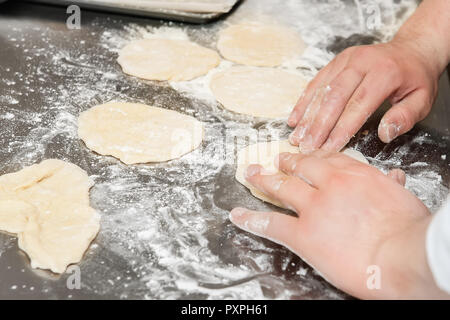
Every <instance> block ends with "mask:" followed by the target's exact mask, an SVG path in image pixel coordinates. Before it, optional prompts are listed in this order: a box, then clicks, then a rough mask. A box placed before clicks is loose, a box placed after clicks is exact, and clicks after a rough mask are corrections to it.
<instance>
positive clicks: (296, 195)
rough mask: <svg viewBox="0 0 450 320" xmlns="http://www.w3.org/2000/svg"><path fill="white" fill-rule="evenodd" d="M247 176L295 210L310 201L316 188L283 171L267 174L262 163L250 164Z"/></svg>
mask: <svg viewBox="0 0 450 320" xmlns="http://www.w3.org/2000/svg"><path fill="white" fill-rule="evenodd" d="M245 178H246V180H247V181H248V182H250V183H251V184H252V185H253V186H255V187H256V188H257V189H258V190H260V191H261V192H262V193H264V194H265V195H267V196H268V197H270V198H272V199H275V200H277V201H279V202H280V203H281V204H283V206H285V207H286V208H289V209H291V208H292V209H293V210H294V211H295V212H298V211H299V210H300V211H301V209H302V208H303V207H304V206H305V205H306V204H308V203H309V202H310V199H311V197H312V195H313V192H314V190H315V189H314V188H313V187H311V186H310V185H309V184H308V183H306V182H305V181H303V180H301V179H299V178H296V177H290V176H287V175H285V174H283V173H276V174H269V175H266V174H264V171H263V167H261V166H260V165H251V166H249V167H248V168H247V172H246V177H245Z"/></svg>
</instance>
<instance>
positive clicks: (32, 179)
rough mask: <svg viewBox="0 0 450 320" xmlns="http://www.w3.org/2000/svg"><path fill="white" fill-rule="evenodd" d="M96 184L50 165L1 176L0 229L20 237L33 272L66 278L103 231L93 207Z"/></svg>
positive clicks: (70, 167) (72, 168) (65, 166)
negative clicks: (91, 194) (43, 271)
mask: <svg viewBox="0 0 450 320" xmlns="http://www.w3.org/2000/svg"><path fill="white" fill-rule="evenodd" d="M92 185H93V182H92V181H91V179H90V178H89V177H88V175H87V174H86V172H85V171H84V170H82V169H81V168H79V167H78V166H76V165H74V164H71V163H67V162H64V161H61V160H54V159H51V160H45V161H43V162H41V163H40V164H37V165H33V166H30V167H27V168H24V169H23V170H21V171H19V172H16V173H11V174H5V175H3V176H1V177H0V230H1V231H6V232H9V233H15V234H17V236H18V238H19V248H20V249H22V250H23V251H25V252H26V253H27V255H28V256H29V257H30V260H31V266H32V267H33V268H41V269H50V270H51V271H53V272H55V273H63V272H64V271H65V270H66V268H67V266H68V265H70V264H72V263H77V262H79V261H80V260H81V259H82V257H83V254H84V252H85V251H86V249H87V248H88V246H89V244H90V243H91V241H92V240H93V239H94V238H95V236H96V235H97V233H98V231H99V228H100V216H99V214H98V213H97V212H96V211H95V210H94V209H93V208H91V207H90V206H89V189H90V188H91V186H92Z"/></svg>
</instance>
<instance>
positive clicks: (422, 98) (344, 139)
mask: <svg viewBox="0 0 450 320" xmlns="http://www.w3.org/2000/svg"><path fill="white" fill-rule="evenodd" d="M431 60H432V59H431V58H427V57H426V56H425V55H424V54H422V53H421V52H420V49H419V48H418V47H417V46H416V45H413V44H410V43H409V42H408V41H403V40H401V39H395V40H393V41H392V42H390V43H386V44H377V45H371V46H359V47H351V48H349V49H347V50H345V51H344V52H342V53H341V54H339V55H338V56H337V57H336V58H335V59H334V60H333V61H332V62H331V63H330V64H328V65H327V66H326V67H325V68H323V69H322V70H321V71H320V72H319V73H318V74H317V76H316V77H315V79H314V80H313V81H312V82H310V84H309V85H308V87H307V89H306V91H305V92H304V95H303V96H302V98H300V100H299V102H298V103H297V105H296V106H295V108H294V110H293V112H292V114H291V116H290V117H289V119H288V124H289V126H291V127H296V129H295V130H294V132H293V133H292V134H291V137H290V142H291V143H292V144H294V145H299V146H300V149H301V150H302V152H303V153H309V152H311V151H313V150H316V149H318V148H323V149H324V150H327V151H340V150H341V149H342V148H343V147H344V146H345V145H346V144H347V143H348V142H349V140H350V139H351V137H352V136H353V135H354V134H355V133H356V132H357V131H358V130H359V129H360V128H361V127H362V126H363V124H364V123H365V122H366V121H367V119H368V118H369V117H370V116H371V115H372V114H373V113H374V112H375V110H376V109H377V108H378V107H379V106H380V105H381V104H382V103H383V102H384V100H386V99H388V100H389V101H390V102H391V104H392V105H393V106H392V108H391V109H390V110H389V111H388V112H387V113H386V114H385V115H384V117H383V119H382V120H381V122H380V125H379V128H378V135H379V137H380V139H381V140H382V141H383V142H385V143H389V142H390V141H392V140H393V139H395V138H396V137H398V136H399V135H401V134H403V133H405V132H407V131H409V130H410V129H411V128H412V127H413V126H414V125H415V124H416V123H417V122H419V121H420V120H422V119H424V118H425V116H426V115H428V113H429V111H430V109H431V106H432V104H433V101H434V99H435V97H436V93H437V88H438V79H439V74H440V72H442V71H441V70H439V68H438V67H436V66H435V65H432V64H431V62H430V61H431Z"/></svg>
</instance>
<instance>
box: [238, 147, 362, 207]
mask: <svg viewBox="0 0 450 320" xmlns="http://www.w3.org/2000/svg"><path fill="white" fill-rule="evenodd" d="M283 152H290V153H300V151H299V149H298V147H294V146H293V145H291V144H290V143H289V141H288V140H281V141H271V142H261V143H257V144H253V145H250V146H248V147H245V148H243V149H242V150H240V151H239V153H238V156H237V169H236V180H237V181H239V182H240V183H241V184H243V185H244V186H246V187H247V188H248V189H249V190H250V192H251V193H252V194H253V195H254V196H255V197H257V198H259V199H261V200H263V201H265V202H269V203H272V204H274V205H276V206H278V207H281V208H285V207H284V206H283V205H282V204H281V203H279V202H278V201H276V200H274V199H271V198H269V197H267V196H266V195H265V194H264V193H262V192H261V191H259V190H258V189H256V188H255V187H254V186H253V185H251V184H250V183H249V182H248V181H247V180H246V179H245V170H247V167H248V166H249V165H251V164H260V165H261V166H263V167H264V168H265V169H266V170H268V171H270V172H277V171H278V169H277V168H276V167H275V157H276V156H277V155H279V154H280V153H283ZM343 153H345V154H347V155H348V156H350V157H352V158H354V159H356V160H358V161H361V162H363V163H366V164H369V161H367V159H366V158H365V157H364V155H363V154H362V153H361V152H359V151H356V150H352V149H345V150H344V151H343Z"/></svg>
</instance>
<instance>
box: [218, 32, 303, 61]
mask: <svg viewBox="0 0 450 320" xmlns="http://www.w3.org/2000/svg"><path fill="white" fill-rule="evenodd" d="M305 47H306V46H305V44H304V43H303V40H302V39H301V37H300V35H299V34H298V33H297V32H296V31H295V30H293V29H290V28H286V27H282V26H279V25H263V24H257V23H253V24H240V25H233V26H230V27H228V28H226V29H225V30H223V31H221V33H220V36H219V41H218V43H217V48H218V49H219V51H220V53H221V54H222V56H223V57H224V58H225V59H228V60H230V61H233V62H236V63H239V64H244V65H248V66H258V67H276V66H279V65H281V64H282V63H283V62H286V61H288V60H290V59H292V58H294V57H296V56H300V55H301V54H302V53H303V51H304V50H305Z"/></svg>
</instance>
